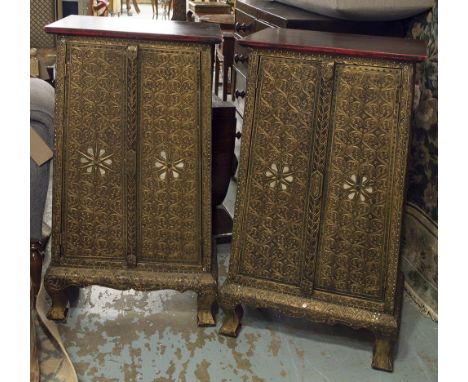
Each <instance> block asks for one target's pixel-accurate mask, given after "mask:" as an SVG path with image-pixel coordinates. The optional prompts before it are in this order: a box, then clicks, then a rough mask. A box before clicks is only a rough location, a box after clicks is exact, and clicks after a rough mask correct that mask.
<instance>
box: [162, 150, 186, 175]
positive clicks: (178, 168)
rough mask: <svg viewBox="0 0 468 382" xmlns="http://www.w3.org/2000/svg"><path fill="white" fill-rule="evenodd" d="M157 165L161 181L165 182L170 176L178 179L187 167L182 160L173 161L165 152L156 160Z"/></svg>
mask: <svg viewBox="0 0 468 382" xmlns="http://www.w3.org/2000/svg"><path fill="white" fill-rule="evenodd" d="M155 165H156V168H157V169H158V173H159V179H161V180H165V179H166V178H167V177H169V176H172V177H173V178H174V179H178V178H179V177H180V174H181V173H182V171H183V169H184V167H185V164H184V162H183V161H182V159H179V160H173V159H172V158H171V155H170V154H169V153H167V152H166V151H164V150H163V151H161V153H160V154H159V158H157V159H156V163H155Z"/></svg>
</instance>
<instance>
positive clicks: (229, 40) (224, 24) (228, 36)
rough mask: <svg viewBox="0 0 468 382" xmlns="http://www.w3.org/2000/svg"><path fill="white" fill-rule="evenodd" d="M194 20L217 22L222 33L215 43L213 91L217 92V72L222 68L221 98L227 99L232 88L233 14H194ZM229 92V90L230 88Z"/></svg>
mask: <svg viewBox="0 0 468 382" xmlns="http://www.w3.org/2000/svg"><path fill="white" fill-rule="evenodd" d="M194 17H195V21H197V22H201V23H213V24H218V25H219V26H220V27H221V31H222V33H223V41H222V42H221V44H218V45H216V50H215V55H214V57H215V62H214V65H215V76H214V81H213V82H214V92H215V94H216V95H218V94H219V73H220V70H221V68H222V73H223V82H222V92H223V94H222V99H223V101H226V100H227V93H228V88H229V90H230V89H231V88H232V80H231V78H232V75H230V74H232V65H233V62H234V33H233V32H234V15H231V14H229V15H228V14H214V15H205V14H202V15H198V14H194ZM230 92H231V90H230Z"/></svg>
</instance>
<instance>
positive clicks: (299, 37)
mask: <svg viewBox="0 0 468 382" xmlns="http://www.w3.org/2000/svg"><path fill="white" fill-rule="evenodd" d="M239 43H240V44H241V45H243V46H250V47H256V48H275V49H289V50H294V51H299V52H310V53H328V54H343V55H347V56H356V57H369V58H383V59H394V60H402V61H424V60H425V59H426V57H427V53H426V43H425V42H424V41H420V40H411V39H404V38H397V37H382V36H367V35H357V34H344V33H329V32H316V31H305V30H297V29H284V28H267V29H263V30H261V31H259V32H256V33H253V34H251V35H250V36H247V37H245V38H244V39H242V40H240V41H239Z"/></svg>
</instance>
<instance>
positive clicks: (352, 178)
mask: <svg viewBox="0 0 468 382" xmlns="http://www.w3.org/2000/svg"><path fill="white" fill-rule="evenodd" d="M240 44H241V45H242V46H243V47H244V49H246V50H247V53H248V62H249V67H248V76H247V96H246V107H245V114H244V125H243V137H242V140H243V142H242V146H241V156H240V158H241V160H240V169H239V183H238V188H239V189H238V194H237V201H236V210H235V218H234V232H233V238H234V240H233V248H232V254H231V260H230V264H229V276H228V279H227V281H226V282H225V284H224V285H223V286H222V287H221V290H220V299H221V303H222V306H223V308H224V310H225V311H226V319H225V321H224V325H223V327H222V329H221V332H222V333H224V334H226V335H231V336H236V335H237V333H238V330H239V328H240V320H241V313H240V310H239V309H238V307H237V306H238V304H240V303H246V304H248V305H253V306H257V307H271V308H275V309H278V310H280V311H282V312H284V313H286V314H288V315H293V316H297V317H306V318H308V319H310V320H312V321H318V322H325V323H329V324H336V323H342V324H346V325H349V326H351V327H356V328H367V329H370V330H372V331H374V332H375V334H376V342H375V349H374V361H373V366H374V367H376V368H380V369H386V370H390V369H391V368H392V352H391V348H392V344H393V341H394V340H395V338H396V336H397V333H398V326H399V311H400V305H401V301H400V299H401V291H402V279H401V277H400V273H399V254H400V232H401V220H402V211H403V203H404V199H405V177H406V166H407V153H408V144H409V132H410V121H411V106H412V91H413V90H412V89H413V71H414V62H417V61H421V60H423V59H424V58H425V54H426V53H425V45H424V43H423V42H421V41H410V40H403V39H394V38H380V37H372V36H358V35H354V36H353V35H340V34H332V33H324V32H309V31H296V30H290V29H272V28H269V29H264V30H262V31H260V32H257V33H255V34H253V35H250V36H248V37H246V38H245V39H243V40H241V41H240Z"/></svg>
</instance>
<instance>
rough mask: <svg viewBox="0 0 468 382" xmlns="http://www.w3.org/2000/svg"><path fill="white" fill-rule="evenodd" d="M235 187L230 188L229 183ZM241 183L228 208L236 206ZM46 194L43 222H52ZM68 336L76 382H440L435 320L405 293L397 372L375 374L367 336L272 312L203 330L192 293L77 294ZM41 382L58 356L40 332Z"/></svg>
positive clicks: (223, 267)
mask: <svg viewBox="0 0 468 382" xmlns="http://www.w3.org/2000/svg"><path fill="white" fill-rule="evenodd" d="M232 185H233V186H234V183H233V184H232ZM234 198H235V187H230V189H229V192H228V196H227V198H226V201H225V205H226V207H227V208H228V209H231V210H232V207H233V205H234V204H233V201H234ZM50 202H51V195H50V192H49V195H48V200H47V205H46V214H45V221H46V223H49V224H50V217H51V208H50V205H51V203H50ZM229 251H230V245H229V244H223V245H219V246H218V262H219V276H220V282H221V283H222V282H223V281H224V279H225V277H226V274H227V266H228V261H229ZM74 292H75V293H74V296H72V302H73V303H72V306H71V307H70V310H69V313H68V319H67V321H66V323H63V324H60V325H59V328H60V332H61V334H62V339H63V342H64V344H65V345H66V347H67V350H68V352H69V354H70V357H71V359H72V361H73V363H74V365H75V368H76V371H77V374H78V377H79V380H80V382H110V381H112V382H134V381H135V382H170V381H178V382H192V381H193V382H195V381H197V382H198V381H201V382H228V381H229V382H237V381H240V382H266V381H272V382H282V381H292V382H299V381H300V382H354V381H356V382H385V381H389V382H390V381H391V382H409V381H411V382H422V381H437V362H438V355H437V354H438V353H437V330H438V327H437V323H435V322H433V321H432V320H430V319H429V318H427V317H425V316H423V315H422V314H421V313H420V312H419V311H418V309H417V307H416V306H415V305H414V304H413V302H412V300H411V299H410V298H409V297H408V296H406V295H405V298H404V303H403V313H402V326H401V332H400V338H399V344H398V347H397V352H396V357H395V363H394V372H393V373H385V372H381V371H376V370H373V369H371V367H370V363H371V356H372V342H373V341H372V336H371V335H370V334H369V333H368V332H366V331H354V330H352V329H349V328H345V327H328V326H324V325H315V324H311V323H309V322H307V321H304V320H300V319H293V318H288V317H285V316H282V315H279V314H277V313H275V312H273V311H270V310H256V309H249V308H246V309H245V314H244V318H243V327H242V329H241V332H240V334H239V337H238V338H237V339H233V338H227V337H223V336H220V335H218V330H219V328H220V325H221V322H222V318H223V313H222V311H219V312H218V315H217V321H218V323H217V326H216V327H212V328H198V327H197V325H196V295H195V293H193V292H185V293H183V294H181V293H178V292H174V291H168V290H165V291H155V292H149V293H148V292H135V291H132V290H130V291H123V292H122V291H116V290H112V289H109V288H104V287H99V286H93V287H88V288H83V289H81V290H77V289H76V290H74ZM39 337H40V339H41V347H42V351H41V371H42V373H43V376H44V378H43V381H44V382H63V381H61V380H60V379H59V378H57V377H56V374H55V371H56V370H58V369H59V368H60V359H59V358H57V357H58V353H57V352H56V350H55V349H54V345H53V344H52V343H50V341H47V338H46V336H45V335H44V333H43V332H42V331H41V330H39Z"/></svg>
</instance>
